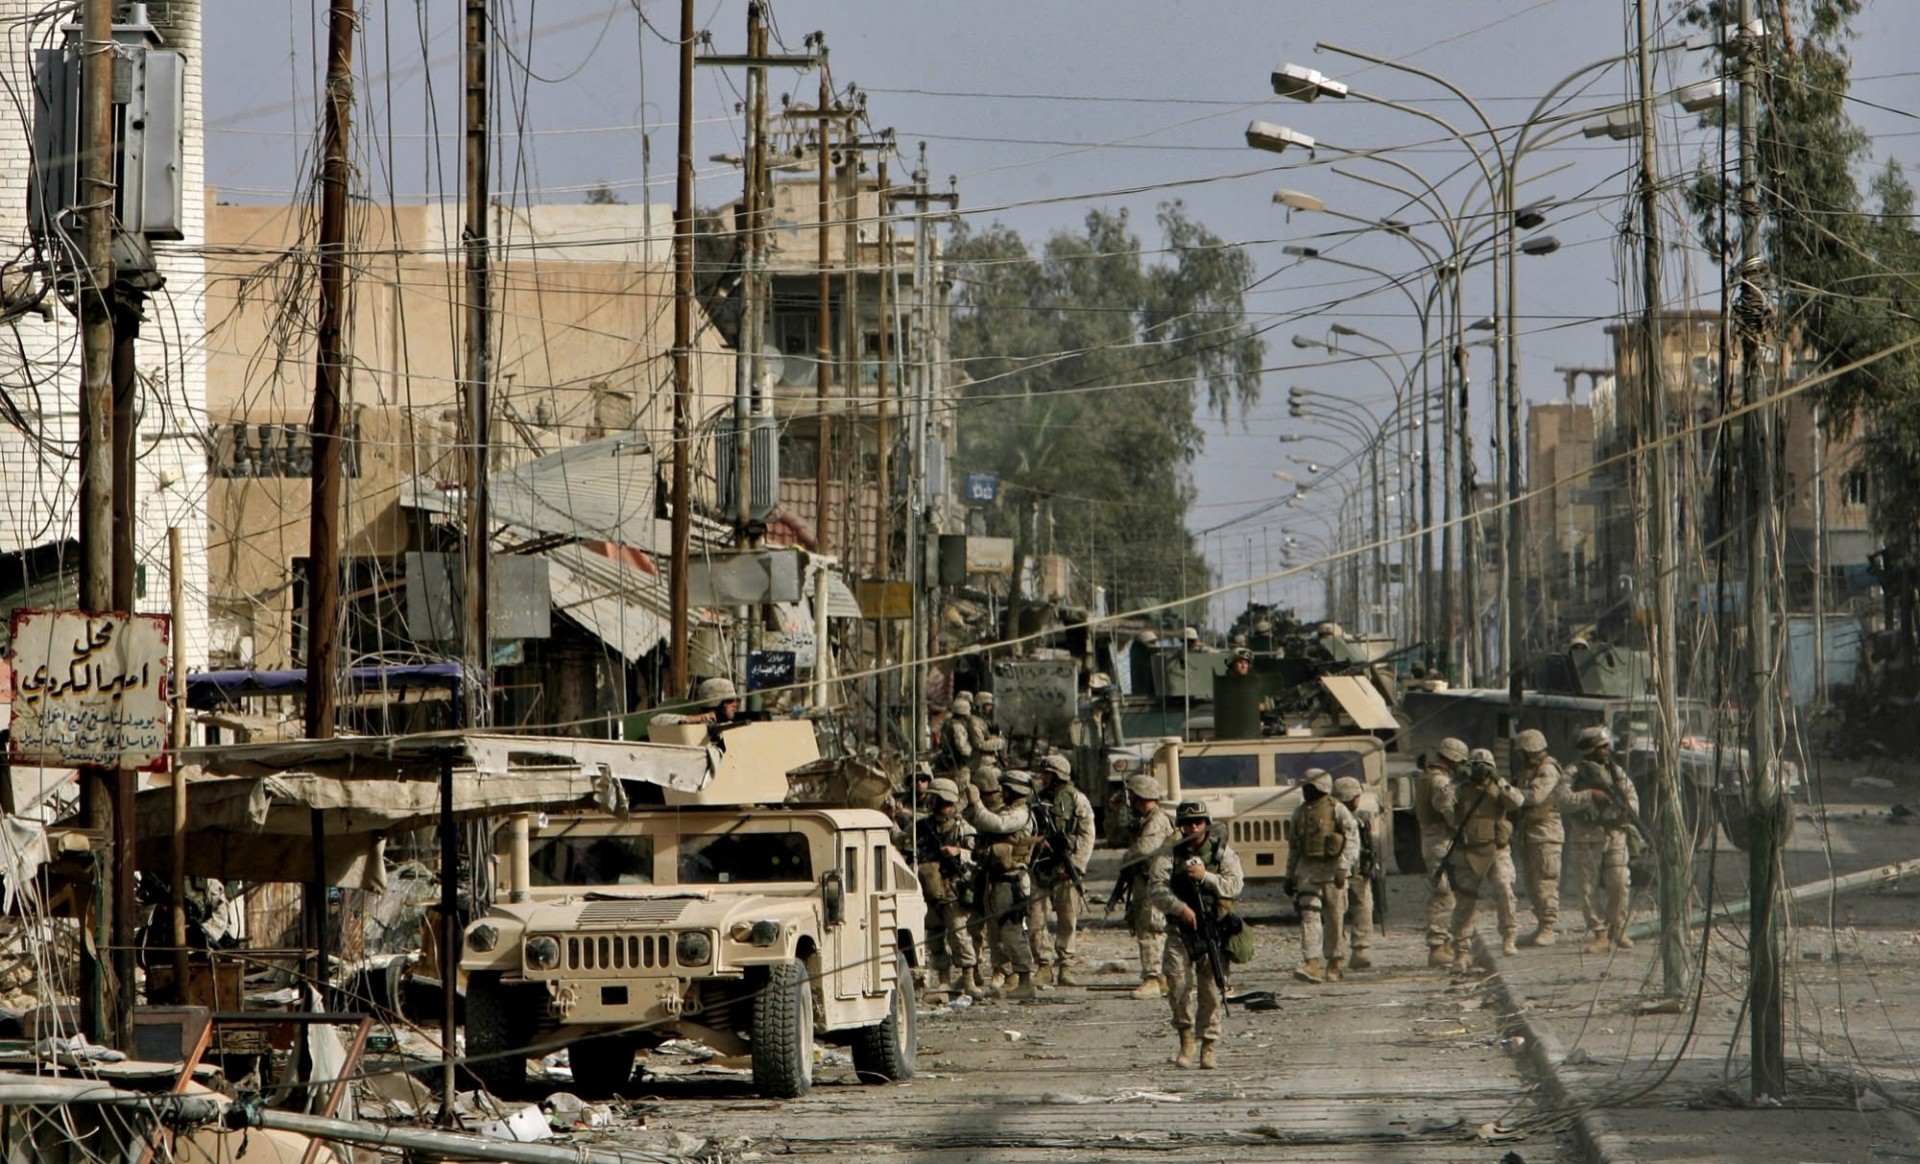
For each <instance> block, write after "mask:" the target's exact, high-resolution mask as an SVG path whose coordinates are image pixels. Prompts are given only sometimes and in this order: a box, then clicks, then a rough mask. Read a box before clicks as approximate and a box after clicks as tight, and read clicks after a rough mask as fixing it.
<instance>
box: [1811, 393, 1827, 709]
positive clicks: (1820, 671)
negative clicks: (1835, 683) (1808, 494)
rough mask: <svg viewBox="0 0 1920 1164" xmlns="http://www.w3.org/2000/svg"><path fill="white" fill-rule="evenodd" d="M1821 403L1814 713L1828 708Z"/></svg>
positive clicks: (1816, 442)
mask: <svg viewBox="0 0 1920 1164" xmlns="http://www.w3.org/2000/svg"><path fill="white" fill-rule="evenodd" d="M1820 420H1821V411H1820V402H1819V401H1818V400H1815V401H1814V403H1813V710H1814V711H1815V712H1816V713H1818V712H1822V711H1825V710H1826V709H1827V469H1826V434H1825V433H1824V432H1822V431H1821V427H1820Z"/></svg>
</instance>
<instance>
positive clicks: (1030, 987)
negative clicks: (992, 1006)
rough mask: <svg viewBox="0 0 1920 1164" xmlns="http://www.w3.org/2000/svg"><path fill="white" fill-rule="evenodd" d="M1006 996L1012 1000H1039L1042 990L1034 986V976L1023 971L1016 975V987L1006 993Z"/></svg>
mask: <svg viewBox="0 0 1920 1164" xmlns="http://www.w3.org/2000/svg"><path fill="white" fill-rule="evenodd" d="M1005 996H1006V997H1007V998H1012V999H1026V998H1039V997H1040V988H1039V987H1037V986H1035V985H1034V984H1033V974H1032V973H1031V972H1030V971H1026V970H1022V971H1020V972H1018V973H1017V974H1015V975H1014V985H1013V987H1012V989H1010V990H1007V991H1006V992H1005Z"/></svg>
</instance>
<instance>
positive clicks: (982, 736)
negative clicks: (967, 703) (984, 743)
mask: <svg viewBox="0 0 1920 1164" xmlns="http://www.w3.org/2000/svg"><path fill="white" fill-rule="evenodd" d="M973 705H974V707H975V708H976V709H977V711H976V713H975V714H974V716H973V717H972V718H971V719H970V720H968V723H969V725H970V726H971V727H972V728H973V738H974V739H975V740H986V739H993V738H996V737H998V736H999V735H1000V729H999V728H997V727H995V726H994V725H993V692H991V691H982V692H981V693H980V694H978V695H976V696H974V697H973Z"/></svg>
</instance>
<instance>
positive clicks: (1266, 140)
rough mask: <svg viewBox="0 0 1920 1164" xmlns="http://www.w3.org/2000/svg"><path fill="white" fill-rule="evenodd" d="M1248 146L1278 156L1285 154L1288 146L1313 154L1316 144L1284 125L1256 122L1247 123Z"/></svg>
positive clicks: (1306, 136) (1311, 139)
mask: <svg viewBox="0 0 1920 1164" xmlns="http://www.w3.org/2000/svg"><path fill="white" fill-rule="evenodd" d="M1247 144H1248V145H1250V146H1252V147H1253V148H1254V149H1257V150H1266V151H1268V152H1269V153H1276V154H1277V153H1281V152H1283V151H1284V150H1285V149H1286V148H1287V147H1288V146H1299V147H1300V148H1301V149H1303V150H1306V151H1307V152H1308V153H1312V152H1313V144H1314V143H1313V138H1312V137H1310V136H1308V135H1307V134H1304V133H1298V132H1295V131H1294V130H1291V129H1288V128H1287V127H1286V126H1284V125H1275V124H1274V123H1273V122H1271V121H1259V120H1254V121H1249V122H1248V123H1247Z"/></svg>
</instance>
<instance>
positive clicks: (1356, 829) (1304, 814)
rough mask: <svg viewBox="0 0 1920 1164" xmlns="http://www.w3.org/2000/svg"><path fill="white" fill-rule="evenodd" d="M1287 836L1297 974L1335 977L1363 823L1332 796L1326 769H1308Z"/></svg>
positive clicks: (1306, 977)
mask: <svg viewBox="0 0 1920 1164" xmlns="http://www.w3.org/2000/svg"><path fill="white" fill-rule="evenodd" d="M1289 837H1290V840H1291V842H1292V843H1290V844H1289V845H1288V846H1287V882H1286V888H1287V893H1288V895H1289V896H1291V897H1292V898H1293V905H1294V909H1295V910H1296V911H1297V912H1298V913H1299V914H1300V965H1299V966H1298V967H1296V968H1295V969H1294V971H1293V976H1294V977H1295V978H1297V979H1299V980H1300V981H1302V982H1312V983H1316V984H1318V983H1321V982H1325V981H1328V980H1329V979H1331V980H1333V981H1336V982H1337V981H1339V980H1340V978H1341V977H1342V969H1341V964H1340V936H1341V930H1342V929H1343V928H1344V927H1343V926H1342V924H1341V923H1342V921H1343V920H1344V919H1345V917H1346V913H1347V876H1348V874H1350V873H1352V872H1353V866H1354V862H1356V861H1358V860H1359V859H1360V822H1358V821H1356V820H1354V819H1353V814H1352V813H1350V812H1348V811H1347V809H1346V806H1345V805H1343V804H1341V803H1340V802H1339V800H1337V799H1336V798H1335V797H1334V796H1333V777H1332V776H1331V775H1329V774H1328V773H1327V771H1326V770H1325V769H1323V768H1309V769H1307V778H1306V780H1305V781H1303V782H1302V783H1301V785H1300V807H1298V808H1296V809H1294V810H1293V822H1292V832H1291V833H1290V834H1289Z"/></svg>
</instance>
